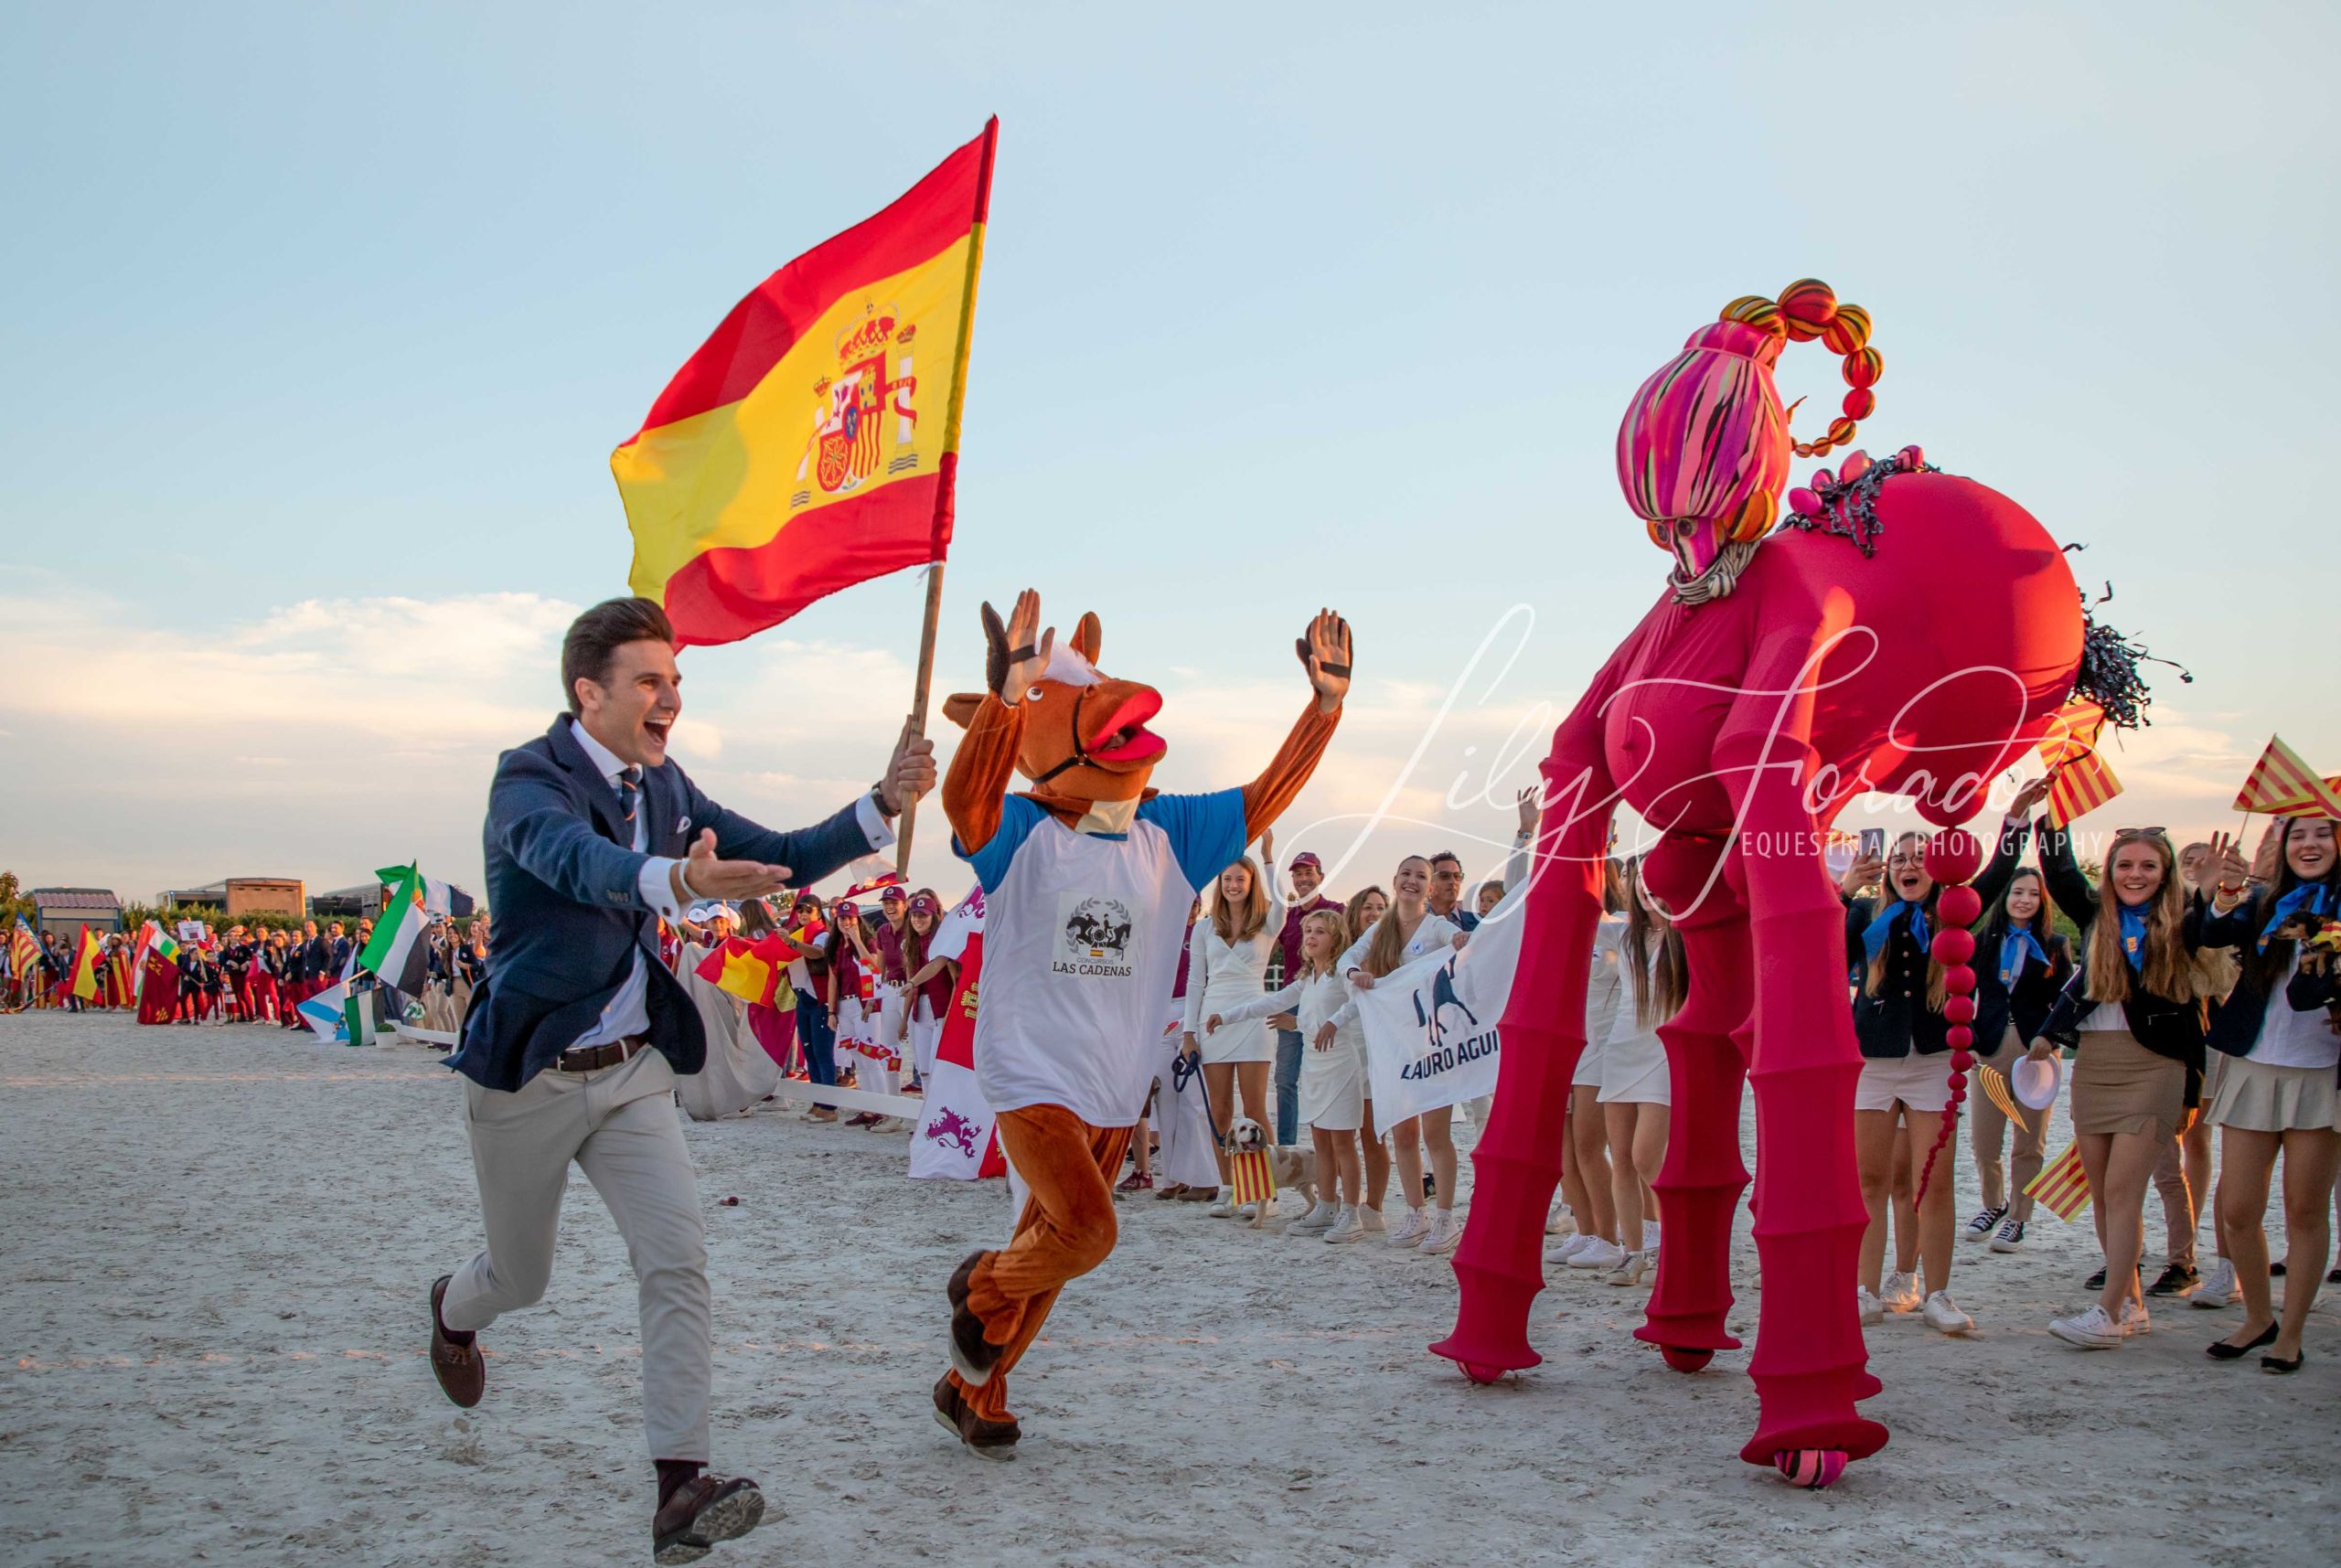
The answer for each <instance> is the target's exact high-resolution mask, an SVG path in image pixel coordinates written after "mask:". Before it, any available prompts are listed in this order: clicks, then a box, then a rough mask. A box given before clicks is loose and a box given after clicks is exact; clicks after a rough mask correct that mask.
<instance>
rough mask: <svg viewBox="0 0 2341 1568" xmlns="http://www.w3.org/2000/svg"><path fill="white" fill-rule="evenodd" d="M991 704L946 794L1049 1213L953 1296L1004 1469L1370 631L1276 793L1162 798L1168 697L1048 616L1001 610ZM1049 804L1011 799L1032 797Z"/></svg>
mask: <svg viewBox="0 0 2341 1568" xmlns="http://www.w3.org/2000/svg"><path fill="white" fill-rule="evenodd" d="M983 622H984V636H985V639H986V641H987V644H988V652H989V656H988V659H987V663H986V677H987V679H988V681H989V685H990V689H989V690H988V691H986V692H984V693H982V694H981V695H974V694H962V695H959V696H956V697H953V698H951V699H948V700H947V701H946V703H945V704H944V712H945V713H946V715H948V716H949V717H950V719H951V720H952V721H953V722H954V723H957V724H959V725H962V726H964V727H965V728H966V730H967V734H966V736H965V737H964V738H963V739H962V740H961V741H960V743H959V749H958V752H957V754H956V755H954V756H953V757H952V759H951V766H950V770H949V772H948V773H946V776H945V778H944V781H943V809H944V812H945V814H946V816H949V818H950V820H951V832H952V843H951V848H952V851H953V852H954V853H955V854H957V855H958V856H959V857H960V858H961V859H965V860H966V861H967V863H968V864H969V865H970V866H972V867H973V868H974V869H975V873H976V877H977V880H978V881H979V882H981V883H982V885H983V890H984V974H983V1003H982V1006H981V1007H980V1008H978V1010H977V1014H976V1044H975V1055H976V1076H977V1081H978V1083H979V1084H980V1086H981V1087H982V1089H983V1094H984V1099H985V1101H986V1102H987V1103H988V1104H990V1105H991V1106H992V1108H993V1110H994V1111H995V1112H996V1113H997V1114H998V1116H999V1120H998V1123H997V1125H998V1127H999V1141H1000V1147H1001V1148H1002V1150H1003V1151H1004V1152H1005V1153H1006V1154H1007V1156H1008V1159H1009V1163H1010V1165H1011V1166H1012V1167H1013V1168H1014V1169H1015V1172H1016V1175H1017V1178H1018V1179H1019V1180H1020V1181H1021V1184H1022V1185H1023V1187H1024V1189H1025V1190H1026V1191H1027V1192H1028V1193H1029V1194H1030V1196H1029V1198H1028V1200H1027V1201H1026V1203H1025V1206H1024V1209H1023V1211H1022V1213H1021V1215H1020V1216H1019V1217H1018V1221H1017V1227H1016V1234H1015V1238H1014V1239H1013V1240H1012V1241H1010V1243H1009V1244H1008V1245H1007V1246H1006V1247H1003V1248H1001V1249H999V1251H997V1252H992V1251H986V1252H979V1253H975V1254H973V1255H972V1256H970V1257H969V1258H967V1261H966V1262H964V1263H962V1264H960V1265H959V1267H958V1269H957V1272H955V1273H954V1274H953V1275H952V1276H951V1280H950V1284H949V1286H948V1287H947V1295H948V1298H949V1301H950V1305H951V1370H950V1371H948V1372H946V1374H945V1375H944V1377H943V1379H942V1381H939V1382H937V1383H936V1384H935V1418H936V1419H937V1420H939V1421H940V1422H942V1423H943V1424H944V1425H945V1426H946V1427H948V1428H949V1429H950V1430H951V1431H952V1432H953V1433H955V1434H956V1435H957V1436H958V1438H959V1440H960V1441H961V1442H962V1443H964V1444H966V1445H967V1447H969V1448H970V1449H972V1450H974V1451H975V1452H977V1453H978V1454H981V1455H984V1456H987V1457H991V1458H1003V1457H1006V1456H1009V1455H1010V1454H1011V1453H1012V1452H1013V1451H1014V1447H1015V1444H1016V1441H1017V1439H1018V1437H1019V1436H1021V1429H1020V1427H1019V1426H1018V1424H1017V1420H1016V1417H1015V1416H1014V1415H1013V1414H1012V1413H1010V1411H1009V1408H1008V1374H1009V1372H1010V1370H1011V1369H1012V1368H1013V1367H1014V1366H1015V1365H1016V1363H1017V1361H1018V1360H1019V1359H1021V1357H1022V1355H1023V1354H1024V1351H1025V1349H1026V1348H1027V1347H1028V1346H1030V1345H1031V1344H1032V1339H1033V1337H1034V1336H1035V1335H1037V1334H1039V1333H1040V1331H1041V1325H1042V1323H1043V1322H1044V1321H1045V1320H1046V1319H1047V1317H1048V1315H1049V1309H1050V1307H1052V1306H1053V1305H1054V1303H1055V1301H1056V1297H1057V1292H1058V1291H1059V1290H1061V1289H1063V1288H1064V1285H1065V1283H1066V1282H1067V1281H1068V1280H1071V1279H1074V1278H1075V1277H1077V1276H1079V1275H1084V1274H1086V1273H1088V1272H1089V1271H1090V1270H1091V1269H1094V1268H1096V1266H1097V1265H1098V1264H1101V1263H1103V1262H1105V1260H1106V1254H1107V1253H1111V1252H1112V1251H1113V1250H1114V1195H1113V1190H1112V1186H1111V1183H1112V1180H1113V1175H1114V1173H1115V1172H1116V1171H1117V1170H1118V1169H1119V1168H1121V1162H1122V1155H1123V1152H1124V1150H1125V1149H1126V1148H1127V1147H1128V1144H1129V1139H1130V1129H1131V1126H1132V1125H1133V1124H1134V1123H1136V1121H1137V1120H1138V1114H1139V1111H1140V1110H1141V1108H1142V1107H1143V1105H1144V1104H1145V1099H1146V1094H1147V1090H1148V1088H1149V1085H1150V1084H1151V1083H1152V1082H1153V1078H1154V1073H1155V1070H1156V1061H1155V1045H1156V1041H1157V1040H1158V1039H1159V1037H1160V1034H1161V1032H1162V1017H1163V1013H1164V1011H1165V1009H1166V1008H1168V1006H1169V1005H1170V997H1171V986H1172V984H1173V983H1174V980H1175V978H1176V975H1177V970H1178V964H1179V950H1180V946H1181V943H1182V942H1183V941H1184V940H1185V938H1186V915H1187V911H1188V909H1189V908H1190V906H1191V905H1192V902H1193V901H1194V899H1195V896H1196V894H1197V893H1198V891H1200V890H1202V889H1203V888H1207V887H1209V886H1210V885H1211V884H1212V882H1213V880H1214V879H1215V878H1217V877H1218V875H1219V874H1220V872H1221V871H1223V870H1224V869H1226V868H1227V867H1228V866H1230V865H1231V864H1233V863H1234V862H1235V860H1236V859H1238V858H1239V857H1240V856H1241V855H1242V854H1243V853H1244V847H1245V845H1247V844H1249V843H1250V842H1251V841H1252V840H1253V839H1254V838H1256V837H1258V836H1259V835H1260V834H1261V833H1262V832H1264V831H1266V830H1267V828H1268V827H1270V826H1271V825H1273V824H1274V823H1275V821H1276V819H1277V816H1278V815H1279V814H1281V813H1282V812H1283V811H1284V809H1285V807H1287V806H1288V805H1291V804H1292V801H1293V797H1294V796H1296V795H1299V793H1300V789H1301V786H1302V785H1303V784H1307V783H1308V782H1309V774H1310V773H1313V772H1314V771H1315V770H1316V767H1317V763H1318V760H1319V759H1320V757H1322V756H1323V755H1324V754H1325V747H1326V745H1327V743H1328V742H1329V741H1331V740H1332V738H1333V730H1334V727H1335V726H1336V725H1338V724H1339V723H1340V722H1341V716H1342V699H1343V698H1344V697H1345V696H1346V695H1347V694H1348V692H1349V685H1350V629H1349V626H1348V624H1347V623H1345V622H1344V621H1342V618H1341V617H1340V616H1339V615H1336V614H1334V613H1332V612H1331V611H1330V610H1327V611H1320V612H1319V613H1318V614H1317V617H1316V618H1315V619H1314V620H1313V621H1311V622H1310V623H1309V629H1308V631H1307V632H1306V633H1304V634H1303V635H1302V636H1301V637H1300V639H1299V655H1300V662H1301V664H1302V666H1303V667H1304V668H1305V669H1306V670H1307V672H1308V676H1309V691H1310V696H1309V705H1308V707H1307V708H1306V709H1304V710H1303V711H1302V713H1301V715H1300V717H1299V720H1297V721H1295V723H1294V724H1293V727H1292V732H1291V733H1290V734H1288V735H1287V736H1286V737H1285V741H1284V745H1283V746H1282V747H1281V748H1280V749H1279V750H1278V751H1277V754H1276V757H1275V759H1274V760H1273V761H1271V762H1270V763H1268V765H1267V768H1266V769H1265V770H1264V771H1263V772H1262V773H1261V774H1260V776H1259V777H1258V778H1256V779H1254V780H1253V781H1252V782H1251V783H1250V784H1245V785H1244V786H1242V787H1241V788H1238V789H1226V790H1220V791H1217V792H1215V793H1213V794H1210V795H1158V794H1156V793H1155V792H1154V791H1153V790H1151V789H1149V788H1148V787H1147V781H1148V779H1149V777H1150V776H1151V775H1152V774H1153V772H1154V766H1155V764H1156V763H1159V762H1160V761H1161V760H1162V756H1163V752H1164V751H1165V750H1166V747H1165V744H1164V742H1163V740H1162V738H1161V737H1160V736H1159V735H1157V734H1155V733H1154V731H1151V730H1149V729H1148V728H1147V725H1148V722H1149V720H1152V719H1153V718H1154V717H1155V715H1156V714H1157V713H1158V712H1160V710H1161V708H1162V698H1161V695H1160V693H1158V692H1157V691H1156V690H1155V689H1154V688H1152V687H1149V686H1145V685H1141V684H1140V683H1138V682H1137V681H1134V680H1121V679H1117V678H1116V677H1111V676H1108V675H1106V674H1104V673H1102V672H1101V671H1100V670H1099V669H1098V667H1097V655H1098V645H1099V642H1100V639H1101V632H1100V628H1099V625H1098V622H1097V617H1096V615H1094V614H1091V615H1084V616H1083V617H1082V618H1081V624H1080V627H1079V629H1078V630H1076V631H1075V632H1074V635H1073V640H1072V643H1071V645H1059V644H1058V642H1057V640H1056V632H1055V629H1054V628H1051V629H1050V630H1048V631H1045V632H1043V631H1042V630H1041V601H1040V596H1039V595H1038V594H1036V593H1034V592H1031V591H1030V590H1027V591H1026V592H1023V593H1022V594H1021V595H1019V596H1018V598H1017V601H1016V608H1015V610H1014V611H1013V613H1010V616H1009V618H1008V621H1007V624H1005V625H1003V624H1001V622H1000V619H999V614H998V613H996V612H995V611H994V610H993V609H992V607H991V606H990V605H989V604H987V605H985V606H984V610H983ZM1018 773H1021V774H1022V775H1023V776H1024V778H1025V779H1026V780H1028V781H1029V782H1030V785H1031V787H1030V788H1028V789H1025V790H1022V791H1018V792H1015V793H1011V792H1010V784H1013V782H1014V779H1015V775H1016V774H1018Z"/></svg>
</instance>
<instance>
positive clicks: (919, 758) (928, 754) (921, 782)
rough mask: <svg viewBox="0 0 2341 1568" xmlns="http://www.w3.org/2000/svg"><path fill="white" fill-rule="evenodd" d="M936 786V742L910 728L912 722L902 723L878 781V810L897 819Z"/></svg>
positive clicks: (904, 721)
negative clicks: (906, 807)
mask: <svg viewBox="0 0 2341 1568" xmlns="http://www.w3.org/2000/svg"><path fill="white" fill-rule="evenodd" d="M934 787H935V742H934V741H930V740H928V739H927V738H926V737H925V736H924V735H922V734H920V733H919V732H918V731H916V730H914V729H912V728H911V720H908V719H905V720H903V738H902V739H901V740H899V741H895V742H894V755H893V758H892V759H891V760H890V761H889V762H888V763H886V776H885V777H884V778H883V779H882V780H881V781H879V784H878V805H879V808H880V809H881V810H882V811H884V812H885V814H886V815H887V816H901V815H902V814H903V807H904V806H906V805H910V804H911V803H912V802H913V801H914V800H916V799H918V798H919V796H921V795H925V793H926V792H927V791H928V790H931V789H933V788H934Z"/></svg>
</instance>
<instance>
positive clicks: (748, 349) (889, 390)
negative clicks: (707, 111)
mask: <svg viewBox="0 0 2341 1568" xmlns="http://www.w3.org/2000/svg"><path fill="white" fill-rule="evenodd" d="M998 139H999V121H998V120H994V121H992V122H990V123H989V124H987V125H986V126H985V127H984V131H983V134H982V135H980V136H978V137H977V138H976V139H975V140H974V141H972V142H969V143H968V144H967V145H966V146H964V147H961V148H960V149H959V150H958V151H957V152H956V153H953V154H952V155H950V156H949V157H947V158H946V159H944V160H943V162H942V163H941V164H940V165H937V166H936V168H935V171H934V172H933V173H931V174H929V175H928V176H926V177H925V179H923V180H921V181H919V182H918V184H917V185H915V186H913V187H911V189H910V191H909V192H908V193H907V194H906V195H904V196H903V197H902V198H901V199H899V200H897V201H896V202H895V203H894V204H893V206H891V207H889V208H886V209H885V210H884V211H882V212H881V213H879V214H878V215H877V216H876V217H874V218H871V219H865V220H864V221H863V222H861V223H859V224H857V225H855V226H854V227H853V228H851V229H847V230H846V231H845V232H844V233H842V234H839V235H838V236H836V237H835V238H833V239H830V240H825V241H824V242H822V243H821V244H819V245H817V246H815V247H814V248H813V249H812V250H810V251H807V252H805V254H803V255H802V256H799V257H797V258H796V260H795V261H791V262H789V263H788V264H787V265H786V266H785V267H783V268H781V269H780V271H778V272H775V273H774V274H773V275H772V276H771V277H769V278H766V279H765V280H764V282H763V283H760V284H758V285H757V287H756V289H755V292H754V293H751V294H749V295H748V297H747V298H745V299H743V300H742V301H741V302H740V303H739V304H737V305H736V306H734V307H733V308H732V314H731V315H727V316H725V317H724V318H723V321H722V325H719V326H718V327H717V328H716V329H715V333H714V335H713V336H711V337H710V338H709V339H708V340H707V341H706V342H705V343H704V344H702V345H700V349H699V351H698V352H697V353H696V354H694V355H692V356H691V357H690V358H689V361H688V362H686V363H685V364H684V366H683V368H681V369H680V370H679V371H677V372H676V373H675V377H674V379H672V380H671V381H669V382H668V384H667V389H666V390H665V391H663V392H661V393H660V394H659V395H658V400H657V402H656V403H654V404H653V405H651V409H650V413H649V415H648V417H647V418H646V419H645V420H644V421H642V428H641V429H640V430H639V431H637V432H635V433H634V434H633V435H632V436H629V437H628V438H627V439H626V441H625V444H624V445H622V446H620V447H619V448H618V449H617V451H616V452H615V453H612V454H611V457H610V471H611V473H612V474H613V475H615V476H616V479H617V484H618V494H619V496H620V497H621V498H622V499H623V500H624V501H625V515H626V522H627V524H628V526H629V527H630V528H632V529H633V531H634V568H633V571H631V572H630V573H629V574H628V581H630V582H631V583H632V584H633V587H634V591H635V592H636V593H638V594H640V595H642V596H643V597H644V598H647V599H655V600H657V601H658V602H659V603H661V604H663V605H664V606H665V607H666V611H667V616H668V620H670V621H672V622H673V623H674V626H675V635H676V641H677V642H678V643H679V644H680V645H692V644H706V643H730V642H736V641H738V640H739V639H740V638H742V637H744V636H747V635H750V634H751V633H754V632H758V631H761V630H763V629H764V627H766V626H771V625H775V624H778V623H780V622H782V621H786V619H788V618H789V617H790V616H791V615H794V614H796V613H797V612H798V611H799V610H802V609H804V608H805V606H807V604H810V603H813V602H814V601H815V600H817V599H819V598H822V597H824V596H825V595H828V594H830V593H834V592H837V591H838V590H839V589H841V588H847V587H850V586H851V585H852V584H854V583H857V582H861V581H866V580H868V579H870V578H872V577H877V576H880V575H882V574H883V573H886V572H889V571H900V570H901V569H903V568H904V567H911V566H920V565H924V564H926V563H928V562H931V561H939V560H942V559H943V558H944V555H945V554H946V551H947V550H948V549H949V548H950V544H951V522H952V495H953V487H954V484H955V481H956V479H957V468H958V461H959V459H958V452H959V413H960V407H961V403H962V400H963V399H964V397H965V394H966V390H967V347H968V334H969V330H970V328H971V327H972V326H973V325H974V321H975V309H976V275H977V272H978V270H979V269H980V267H981V265H982V261H983V248H984V224H985V221H986V218H987V215H988V210H989V206H990V201H991V170H992V154H993V148H994V145H995V144H996V143H997V141H998Z"/></svg>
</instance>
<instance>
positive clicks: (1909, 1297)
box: [1877, 1269, 1919, 1312]
mask: <svg viewBox="0 0 2341 1568" xmlns="http://www.w3.org/2000/svg"><path fill="white" fill-rule="evenodd" d="M1877 1298H1878V1299H1879V1300H1880V1301H1882V1302H1884V1303H1885V1304H1886V1309H1887V1311H1888V1312H1913V1311H1916V1310H1917V1309H1918V1306H1919V1276H1918V1275H1914V1274H1904V1273H1903V1272H1902V1271H1901V1270H1900V1269H1897V1270H1895V1271H1894V1272H1893V1273H1892V1274H1889V1275H1887V1276H1886V1288H1885V1289H1884V1290H1881V1291H1879V1292H1878V1293H1877Z"/></svg>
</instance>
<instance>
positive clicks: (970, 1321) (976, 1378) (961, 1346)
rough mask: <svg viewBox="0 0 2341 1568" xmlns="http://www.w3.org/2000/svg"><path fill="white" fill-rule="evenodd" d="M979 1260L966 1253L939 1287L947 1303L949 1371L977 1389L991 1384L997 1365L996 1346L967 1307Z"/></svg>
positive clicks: (976, 1255) (982, 1324)
mask: <svg viewBox="0 0 2341 1568" xmlns="http://www.w3.org/2000/svg"><path fill="white" fill-rule="evenodd" d="M983 1259H984V1254H983V1253H980V1252H975V1253H968V1254H967V1257H966V1258H965V1259H963V1260H962V1261H961V1262H960V1264H959V1266H958V1267H957V1268H956V1269H954V1270H952V1271H951V1282H950V1283H949V1284H948V1285H945V1286H944V1287H943V1294H944V1296H946V1297H947V1298H948V1299H949V1301H950V1303H951V1366H952V1369H953V1370H954V1371H957V1373H958V1374H959V1375H960V1376H961V1377H963V1378H965V1379H967V1381H969V1382H970V1383H973V1384H974V1385H975V1386H976V1387H978V1388H981V1387H983V1385H984V1384H986V1383H988V1382H989V1381H991V1370H992V1368H994V1367H996V1366H998V1365H999V1346H997V1345H995V1344H993V1343H991V1342H990V1341H989V1340H988V1339H985V1338H984V1320H983V1319H982V1318H980V1317H977V1316H976V1315H975V1313H974V1312H973V1311H972V1310H971V1309H970V1308H969V1307H968V1306H967V1291H968V1289H969V1287H970V1286H971V1285H973V1283H974V1281H975V1276H976V1265H977V1264H979V1263H981V1262H983Z"/></svg>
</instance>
